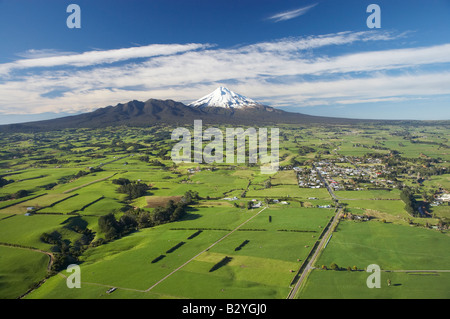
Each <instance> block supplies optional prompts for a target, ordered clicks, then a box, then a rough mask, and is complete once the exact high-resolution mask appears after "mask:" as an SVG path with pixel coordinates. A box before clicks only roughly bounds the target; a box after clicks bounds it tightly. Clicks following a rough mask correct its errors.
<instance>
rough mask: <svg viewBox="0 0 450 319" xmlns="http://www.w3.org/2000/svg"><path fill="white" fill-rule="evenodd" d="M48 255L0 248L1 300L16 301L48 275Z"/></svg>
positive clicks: (19, 249) (11, 248)
mask: <svg viewBox="0 0 450 319" xmlns="http://www.w3.org/2000/svg"><path fill="white" fill-rule="evenodd" d="M48 263H49V257H48V256H47V255H46V254H43V253H40V252H36V251H32V250H27V249H22V248H17V247H7V246H0V299H15V298H17V297H18V296H20V295H22V294H23V293H25V292H26V291H27V290H28V289H30V288H31V287H32V286H33V285H34V284H36V283H38V282H39V281H41V280H42V279H43V278H44V277H45V275H46V274H47V265H48Z"/></svg>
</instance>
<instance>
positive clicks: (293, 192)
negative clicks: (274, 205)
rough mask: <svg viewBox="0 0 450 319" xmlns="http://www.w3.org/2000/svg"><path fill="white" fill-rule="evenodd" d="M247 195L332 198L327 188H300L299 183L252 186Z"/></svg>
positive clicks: (250, 196)
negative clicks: (263, 186)
mask: <svg viewBox="0 0 450 319" xmlns="http://www.w3.org/2000/svg"><path fill="white" fill-rule="evenodd" d="M247 197H249V198H252V197H256V198H258V197H268V198H274V199H277V198H279V197H294V198H302V199H308V198H309V197H316V198H319V199H331V196H330V194H329V193H328V191H327V190H326V188H300V187H298V186H297V185H277V186H272V187H270V188H265V189H264V188H261V187H257V186H256V187H252V185H250V188H249V190H248V192H247Z"/></svg>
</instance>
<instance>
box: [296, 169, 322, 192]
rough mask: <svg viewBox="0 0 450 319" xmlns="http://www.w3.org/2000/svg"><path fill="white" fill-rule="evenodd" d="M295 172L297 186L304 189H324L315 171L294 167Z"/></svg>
mask: <svg viewBox="0 0 450 319" xmlns="http://www.w3.org/2000/svg"><path fill="white" fill-rule="evenodd" d="M293 170H294V171H296V172H297V179H298V186H299V187H304V188H321V187H325V185H324V184H323V182H322V180H321V179H320V176H319V174H318V172H317V170H315V169H303V168H301V167H294V168H293Z"/></svg>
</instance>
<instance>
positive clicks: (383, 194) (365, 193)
mask: <svg viewBox="0 0 450 319" xmlns="http://www.w3.org/2000/svg"><path fill="white" fill-rule="evenodd" d="M334 194H335V195H336V196H337V198H339V199H342V200H345V199H369V200H370V199H397V200H399V199H400V191H399V190H398V189H392V190H362V191H356V190H355V191H335V192H334Z"/></svg>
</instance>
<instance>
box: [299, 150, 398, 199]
mask: <svg viewBox="0 0 450 319" xmlns="http://www.w3.org/2000/svg"><path fill="white" fill-rule="evenodd" d="M338 163H347V164H349V163H350V164H352V165H344V166H340V165H337V164H338ZM361 164H371V165H367V166H364V167H362V166H360V165H361ZM377 164H381V160H380V159H372V158H368V159H364V160H361V159H358V158H351V159H348V158H338V159H335V160H322V161H318V162H315V163H313V165H312V168H301V167H294V168H293V170H294V171H296V172H297V178H298V186H299V187H304V188H321V187H325V185H324V184H323V180H322V179H321V178H320V177H322V178H323V179H324V180H326V181H327V183H328V185H329V187H330V188H331V189H333V190H335V191H337V190H344V189H353V190H360V188H358V186H357V184H355V183H352V182H350V181H354V180H358V179H362V180H367V181H368V182H370V183H371V184H374V185H376V186H380V185H381V186H383V187H385V188H388V187H393V186H394V183H393V181H391V180H386V179H381V178H379V175H381V174H382V173H385V171H384V169H383V168H381V167H380V166H379V165H377Z"/></svg>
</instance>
